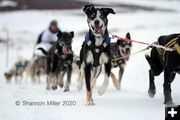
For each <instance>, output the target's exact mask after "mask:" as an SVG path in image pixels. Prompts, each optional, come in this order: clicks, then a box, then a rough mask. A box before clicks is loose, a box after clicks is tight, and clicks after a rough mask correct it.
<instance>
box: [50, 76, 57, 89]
mask: <svg viewBox="0 0 180 120" xmlns="http://www.w3.org/2000/svg"><path fill="white" fill-rule="evenodd" d="M52 75H53V76H52V78H53V79H52V87H51V88H52V89H53V90H56V89H57V85H58V76H57V74H56V73H53V74H52Z"/></svg>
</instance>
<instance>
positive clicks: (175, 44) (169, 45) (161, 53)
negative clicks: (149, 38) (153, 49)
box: [156, 36, 180, 61]
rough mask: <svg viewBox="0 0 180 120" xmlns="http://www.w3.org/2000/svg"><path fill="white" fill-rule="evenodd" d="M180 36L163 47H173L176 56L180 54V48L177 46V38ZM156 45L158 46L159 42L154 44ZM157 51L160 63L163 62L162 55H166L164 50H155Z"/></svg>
mask: <svg viewBox="0 0 180 120" xmlns="http://www.w3.org/2000/svg"><path fill="white" fill-rule="evenodd" d="M179 37H180V36H178V37H176V38H174V39H172V40H171V41H169V42H168V43H166V44H165V47H167V48H170V47H174V49H175V50H176V51H177V53H178V54H180V46H179V45H178V41H177V40H178V38H179ZM156 44H159V42H156ZM157 51H158V53H159V57H160V59H161V61H164V55H165V53H166V51H165V50H163V49H161V48H157Z"/></svg>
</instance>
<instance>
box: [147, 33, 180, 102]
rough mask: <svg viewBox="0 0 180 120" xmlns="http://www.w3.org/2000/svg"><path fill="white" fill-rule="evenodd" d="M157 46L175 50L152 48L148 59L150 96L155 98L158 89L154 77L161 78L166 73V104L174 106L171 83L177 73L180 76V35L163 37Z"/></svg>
mask: <svg viewBox="0 0 180 120" xmlns="http://www.w3.org/2000/svg"><path fill="white" fill-rule="evenodd" d="M157 44H159V45H163V46H166V47H168V48H172V49H174V51H165V50H163V49H160V48H152V50H151V53H150V56H149V55H146V59H147V61H148V63H149V65H150V70H149V80H150V81H149V91H148V93H149V96H150V97H154V95H155V93H156V87H155V82H154V76H159V75H160V74H161V73H162V72H163V71H164V85H163V86H164V104H167V105H171V104H173V101H172V97H171V83H172V82H173V80H174V78H175V75H176V73H179V74H180V34H171V35H166V36H161V37H159V39H158V42H157Z"/></svg>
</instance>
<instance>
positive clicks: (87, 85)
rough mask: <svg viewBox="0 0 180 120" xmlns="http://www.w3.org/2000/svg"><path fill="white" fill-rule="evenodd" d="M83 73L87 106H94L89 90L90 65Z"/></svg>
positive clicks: (90, 90)
mask: <svg viewBox="0 0 180 120" xmlns="http://www.w3.org/2000/svg"><path fill="white" fill-rule="evenodd" d="M84 71H85V80H86V89H87V93H86V95H87V105H94V103H93V99H92V89H91V83H90V78H91V65H90V64H89V65H87V66H85V68H84Z"/></svg>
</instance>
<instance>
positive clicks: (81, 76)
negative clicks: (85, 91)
mask: <svg viewBox="0 0 180 120" xmlns="http://www.w3.org/2000/svg"><path fill="white" fill-rule="evenodd" d="M81 68H82V69H81V71H80V73H79V77H78V85H77V89H78V91H81V90H82V87H83V79H84V66H83V67H81Z"/></svg>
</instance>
